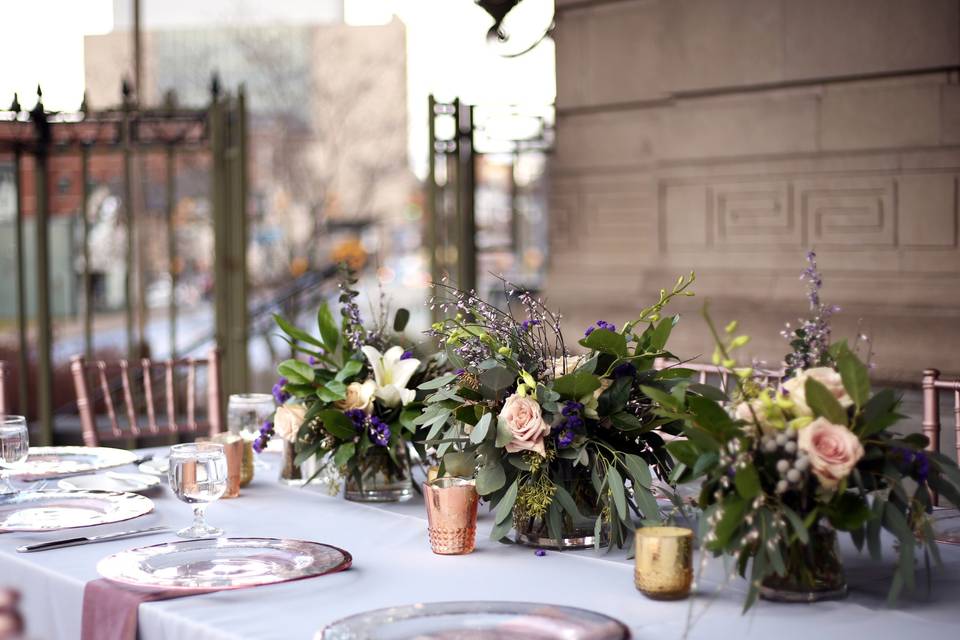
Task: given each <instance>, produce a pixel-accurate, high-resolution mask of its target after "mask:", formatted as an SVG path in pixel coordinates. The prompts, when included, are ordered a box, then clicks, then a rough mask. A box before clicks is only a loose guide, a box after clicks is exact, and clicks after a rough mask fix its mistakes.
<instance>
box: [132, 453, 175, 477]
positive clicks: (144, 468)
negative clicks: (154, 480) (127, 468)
mask: <svg viewBox="0 0 960 640" xmlns="http://www.w3.org/2000/svg"><path fill="white" fill-rule="evenodd" d="M169 468H170V458H169V457H167V456H155V457H153V458H150V459H149V460H146V461H144V462H141V463H140V465H139V466H138V467H137V469H139V470H140V473H147V474H150V475H151V476H158V477H160V478H166V477H167V470H168V469H169Z"/></svg>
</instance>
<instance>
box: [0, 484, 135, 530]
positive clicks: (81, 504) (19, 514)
mask: <svg viewBox="0 0 960 640" xmlns="http://www.w3.org/2000/svg"><path fill="white" fill-rule="evenodd" d="M151 511H153V501H152V500H150V498H147V497H145V496H140V495H137V494H135V493H121V492H117V491H21V492H19V493H15V494H5V495H0V531H56V530H58V529H73V528H76V527H92V526H95V525H99V524H111V523H113V522H121V521H123V520H130V519H131V518H137V517H139V516H142V515H144V514H147V513H150V512H151Z"/></svg>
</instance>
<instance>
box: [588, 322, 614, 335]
mask: <svg viewBox="0 0 960 640" xmlns="http://www.w3.org/2000/svg"><path fill="white" fill-rule="evenodd" d="M594 329H606V330H607V331H616V330H617V325H615V324H611V323H609V322H607V321H605V320H597V321H596V322H595V323H594V324H593V326H591V327H587V330H586V331H584V332H583V335H584V336H588V335H590V334H591V333H593V330H594Z"/></svg>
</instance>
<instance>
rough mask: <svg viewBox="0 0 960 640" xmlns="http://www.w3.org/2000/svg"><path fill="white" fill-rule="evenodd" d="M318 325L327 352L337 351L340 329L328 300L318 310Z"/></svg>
mask: <svg viewBox="0 0 960 640" xmlns="http://www.w3.org/2000/svg"><path fill="white" fill-rule="evenodd" d="M317 327H318V328H319V329H320V339H321V340H323V346H324V348H325V349H326V350H327V353H331V354H332V353H335V352H336V350H337V346H339V344H340V331H339V330H338V329H337V323H336V322H335V321H334V319H333V314H332V313H330V307H328V306H327V303H326V302H324V303H323V304H321V305H320V308H319V309H318V310H317Z"/></svg>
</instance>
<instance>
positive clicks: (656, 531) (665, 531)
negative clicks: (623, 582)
mask: <svg viewBox="0 0 960 640" xmlns="http://www.w3.org/2000/svg"><path fill="white" fill-rule="evenodd" d="M634 559H635V561H636V569H635V570H634V573H633V581H634V584H635V585H636V586H637V589H639V590H640V591H641V592H642V593H643V595H645V596H647V597H648V598H653V599H654V600H680V599H682V598H686V597H687V596H689V595H690V585H691V584H692V583H693V531H691V530H690V529H684V528H683V527H644V528H642V529H637V534H636V554H635V556H634Z"/></svg>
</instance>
